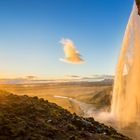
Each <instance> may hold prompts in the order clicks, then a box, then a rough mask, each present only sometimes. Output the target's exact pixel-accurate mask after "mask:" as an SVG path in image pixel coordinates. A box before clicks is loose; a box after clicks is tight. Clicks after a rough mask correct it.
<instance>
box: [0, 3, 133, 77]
mask: <svg viewBox="0 0 140 140" xmlns="http://www.w3.org/2000/svg"><path fill="white" fill-rule="evenodd" d="M132 5H133V0H1V1H0V77H1V78H16V77H24V76H28V75H34V76H37V77H41V78H48V77H59V76H64V75H65V76H66V75H81V76H87V75H96V74H98V75H103V74H107V75H113V74H114V73H115V67H116V63H117V58H118V55H119V51H120V47H121V42H122V39H123V35H124V31H125V27H126V24H127V21H128V18H129V15H130V12H131V9H132ZM62 38H66V39H70V40H72V41H73V42H74V44H75V46H76V48H77V50H78V51H79V52H80V54H81V55H82V57H83V59H84V60H85V63H83V64H70V63H64V62H61V61H59V59H60V58H62V57H63V56H64V52H63V50H62V44H60V40H61V39H62Z"/></svg>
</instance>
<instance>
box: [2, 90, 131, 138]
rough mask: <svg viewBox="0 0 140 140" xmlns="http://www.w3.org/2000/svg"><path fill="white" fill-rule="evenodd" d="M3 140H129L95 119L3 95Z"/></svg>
mask: <svg viewBox="0 0 140 140" xmlns="http://www.w3.org/2000/svg"><path fill="white" fill-rule="evenodd" d="M0 140H129V138H127V137H125V136H123V135H122V134H119V133H117V131H116V130H115V129H113V128H112V127H108V126H105V125H104V124H100V123H99V122H97V121H95V120H94V119H93V118H87V119H85V118H81V117H78V116H77V115H76V114H71V113H69V112H68V111H67V110H64V109H63V108H61V107H59V106H57V105H56V104H54V103H49V102H48V101H47V100H44V99H38V98H37V97H28V96H17V95H13V94H10V93H6V92H2V91H0Z"/></svg>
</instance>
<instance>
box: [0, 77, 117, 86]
mask: <svg viewBox="0 0 140 140" xmlns="http://www.w3.org/2000/svg"><path fill="white" fill-rule="evenodd" d="M113 79H114V76H112V75H93V76H85V77H84V76H76V75H69V76H65V77H63V78H57V79H43V80H42V79H34V78H33V79H32V78H29V76H28V77H26V78H16V79H0V84H41V83H65V82H78V83H79V82H101V83H102V82H104V83H112V82H113Z"/></svg>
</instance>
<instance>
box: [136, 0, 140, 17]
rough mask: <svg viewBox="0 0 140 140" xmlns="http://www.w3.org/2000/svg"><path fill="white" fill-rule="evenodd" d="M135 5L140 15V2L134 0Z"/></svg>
mask: <svg viewBox="0 0 140 140" xmlns="http://www.w3.org/2000/svg"><path fill="white" fill-rule="evenodd" d="M136 4H137V7H138V14H139V15H140V0H136Z"/></svg>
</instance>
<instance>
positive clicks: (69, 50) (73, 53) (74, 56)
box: [60, 39, 84, 64]
mask: <svg viewBox="0 0 140 140" xmlns="http://www.w3.org/2000/svg"><path fill="white" fill-rule="evenodd" d="M60 43H61V44H62V45H63V50H64V54H65V58H60V61H62V62H66V63H73V64H81V63H83V62H84V60H83V59H82V56H81V55H80V53H79V52H78V51H77V49H76V48H75V46H74V43H73V42H72V41H71V40H70V39H62V40H61V41H60Z"/></svg>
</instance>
